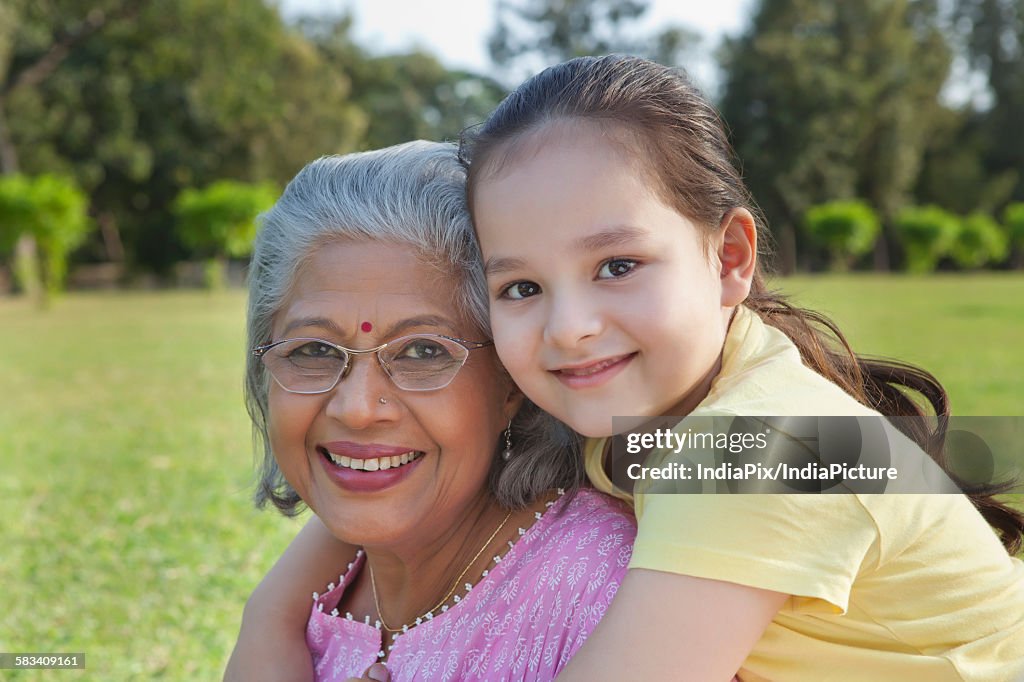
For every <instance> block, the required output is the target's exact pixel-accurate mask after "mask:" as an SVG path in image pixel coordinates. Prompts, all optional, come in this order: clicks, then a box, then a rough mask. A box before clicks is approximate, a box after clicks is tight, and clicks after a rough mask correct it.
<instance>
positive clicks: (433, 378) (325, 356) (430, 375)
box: [263, 335, 469, 393]
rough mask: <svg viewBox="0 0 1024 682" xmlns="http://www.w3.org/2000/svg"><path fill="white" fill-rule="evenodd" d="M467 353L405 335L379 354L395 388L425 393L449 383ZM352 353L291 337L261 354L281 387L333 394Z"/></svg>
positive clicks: (447, 344)
mask: <svg viewBox="0 0 1024 682" xmlns="http://www.w3.org/2000/svg"><path fill="white" fill-rule="evenodd" d="M468 355H469V351H468V350H467V349H466V348H465V347H463V346H461V345H460V344H458V343H456V342H454V341H451V340H449V339H446V338H444V337H440V336H433V335H429V336H426V335H424V336H405V337H402V338H399V339H395V340H394V341H391V342H389V343H388V345H387V346H386V347H384V348H383V349H381V350H380V351H378V352H377V357H378V358H379V360H380V363H381V365H382V368H383V369H384V371H385V373H387V374H388V376H390V377H391V380H392V381H393V382H394V383H395V385H396V386H398V387H399V388H402V389H405V390H408V391H428V390H433V389H438V388H443V387H444V386H447V385H448V384H449V383H451V381H452V379H454V378H455V375H456V374H457V373H458V371H459V369H460V368H461V367H462V365H463V364H464V363H465V361H466V357H467V356H468ZM353 359H354V354H352V353H348V352H346V351H345V350H344V349H342V348H339V347H337V346H334V345H333V344H330V343H327V342H326V341H322V340H319V339H291V340H289V341H286V342H284V343H281V344H279V345H277V346H274V347H273V348H271V349H270V350H268V351H267V352H266V353H265V354H264V355H263V362H264V364H265V365H266V367H267V369H268V370H269V371H270V373H271V374H272V375H273V377H274V379H275V380H276V381H277V383H279V384H280V385H281V386H282V388H284V389H285V390H287V391H292V392H294V393H324V392H326V391H329V390H331V389H332V388H333V387H334V385H335V384H337V383H338V380H339V379H340V378H341V376H342V373H343V372H344V371H345V368H346V366H347V365H348V363H350V362H352V361H353Z"/></svg>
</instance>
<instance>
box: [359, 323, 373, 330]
mask: <svg viewBox="0 0 1024 682" xmlns="http://www.w3.org/2000/svg"><path fill="white" fill-rule="evenodd" d="M359 328H360V329H362V330H363V331H364V332H372V331H373V325H372V324H370V323H369V322H363V323H362V324H361V325H359Z"/></svg>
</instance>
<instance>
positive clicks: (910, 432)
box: [745, 275, 1024, 554]
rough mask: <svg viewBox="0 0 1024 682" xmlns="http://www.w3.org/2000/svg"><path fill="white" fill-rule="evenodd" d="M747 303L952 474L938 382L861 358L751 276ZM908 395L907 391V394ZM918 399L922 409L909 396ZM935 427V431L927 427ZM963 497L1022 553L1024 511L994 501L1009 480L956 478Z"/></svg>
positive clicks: (819, 320)
mask: <svg viewBox="0 0 1024 682" xmlns="http://www.w3.org/2000/svg"><path fill="white" fill-rule="evenodd" d="M745 305H746V306H747V307H748V308H750V309H751V310H753V311H754V312H756V313H757V314H758V315H759V316H760V317H761V319H762V320H763V321H764V322H765V324H769V325H771V326H773V327H775V328H776V329H778V330H779V331H781V332H782V333H784V334H785V335H786V336H788V337H789V338H790V339H791V340H792V341H793V343H794V344H795V345H796V347H797V348H798V349H799V350H800V357H801V358H802V359H803V362H804V364H805V365H807V366H808V367H810V368H811V369H813V370H814V371H816V372H817V373H818V374H821V375H822V376H823V377H825V378H826V379H828V380H829V381H831V382H832V383H834V384H836V385H838V386H839V387H840V388H842V389H843V390H844V391H846V392H847V393H848V394H849V395H851V396H853V397H854V398H856V399H857V401H858V402H860V403H862V404H864V405H867V406H868V407H870V408H872V409H875V410H877V411H879V412H881V413H882V414H883V415H886V416H888V417H928V416H930V414H929V413H930V412H933V413H934V415H935V417H936V418H935V419H934V420H929V419H905V420H900V421H899V422H898V426H899V427H900V428H901V430H903V431H904V432H905V433H906V435H907V436H908V437H909V438H911V439H913V440H914V441H915V442H916V443H917V444H918V445H920V446H921V447H922V448H923V449H924V450H925V451H926V452H928V454H929V455H931V456H932V458H934V459H935V461H936V462H937V463H938V464H939V466H941V467H942V468H943V470H945V471H946V472H947V473H948V474H950V476H951V477H952V478H953V479H954V480H957V479H956V476H954V475H953V474H952V472H950V470H949V467H948V466H947V465H946V461H945V456H944V454H943V450H944V445H945V437H946V428H947V424H948V421H949V415H950V410H949V396H947V395H946V391H945V389H943V388H942V385H941V384H940V383H939V381H938V379H936V378H935V377H934V376H932V375H931V374H930V373H929V372H926V371H925V370H923V369H921V368H920V367H915V366H914V365H910V364H906V363H903V362H897V361H894V360H886V359H881V358H867V357H863V356H859V355H857V354H855V353H854V352H853V350H852V349H851V348H850V344H849V343H848V342H847V341H846V337H844V336H843V333H842V332H841V331H839V328H838V327H837V326H836V324H835V323H834V322H832V320H830V319H828V318H827V317H826V316H824V315H822V314H821V313H817V312H814V311H812V310H807V309H804V308H799V307H797V306H795V305H793V304H792V303H790V302H789V301H787V300H786V298H785V297H784V296H783V295H781V294H779V293H776V292H772V291H769V290H768V289H767V287H766V286H765V283H764V279H763V277H761V276H760V275H758V276H757V277H755V279H754V282H753V285H752V287H751V290H750V296H749V297H748V298H747V300H746V302H745ZM908 391H909V392H908ZM914 394H917V395H920V396H922V397H923V398H924V399H925V401H926V402H927V404H928V409H925V408H924V407H923V406H922V405H921V404H920V403H919V402H918V401H917V400H915V399H914V398H913V395H914ZM931 423H934V425H935V426H934V428H930V426H929V425H930V424H931ZM957 482H958V483H959V484H960V487H961V489H962V490H963V491H964V494H965V495H967V496H968V497H969V498H970V500H971V502H972V503H973V504H974V506H975V508H977V510H978V511H979V512H980V513H981V515H982V516H983V517H984V518H985V520H986V521H987V522H988V524H989V525H990V526H992V528H993V529H994V530H995V531H996V533H997V534H998V535H999V539H1000V540H1002V543H1003V546H1004V547H1006V551H1007V552H1009V553H1010V554H1016V553H1017V552H1019V551H1021V547H1022V536H1024V513H1022V512H1021V511H1019V510H1017V509H1014V508H1013V507H1010V506H1009V505H1007V504H1006V503H1004V502H1001V501H1000V500H999V499H997V497H996V496H997V495H1001V494H1004V493H1006V492H1009V491H1010V490H1012V489H1013V487H1014V483H1013V481H1006V482H1002V483H988V484H980V485H968V484H965V483H964V482H962V481H959V480H957Z"/></svg>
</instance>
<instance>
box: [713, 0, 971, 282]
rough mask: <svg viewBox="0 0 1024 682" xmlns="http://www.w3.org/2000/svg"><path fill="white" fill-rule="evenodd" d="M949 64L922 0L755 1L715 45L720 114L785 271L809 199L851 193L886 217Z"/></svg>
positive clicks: (907, 179) (916, 158)
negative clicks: (736, 31)
mask: <svg viewBox="0 0 1024 682" xmlns="http://www.w3.org/2000/svg"><path fill="white" fill-rule="evenodd" d="M950 59H951V57H950V50H949V48H948V47H947V45H946V42H945V37H944V34H943V33H942V31H941V27H940V23H939V16H938V10H937V8H936V7H935V5H934V3H933V2H931V1H929V0H891V1H890V0H865V1H864V2H849V3H835V2H830V1H827V0H761V2H759V3H757V4H756V5H755V10H754V14H753V20H752V22H751V24H750V27H749V28H748V29H747V31H746V32H744V33H743V34H742V35H740V36H739V37H737V38H735V39H730V40H727V41H726V42H725V44H724V45H723V48H722V51H721V61H722V64H723V66H724V69H725V72H726V78H725V91H724V92H725V94H724V97H723V100H722V102H721V109H722V112H723V115H724V117H725V120H726V121H728V123H729V125H730V127H731V129H732V132H733V141H734V144H735V147H736V149H737V152H738V154H739V156H740V158H741V159H743V165H744V171H745V174H746V176H747V178H748V182H749V185H750V187H751V190H752V191H753V193H754V196H755V197H756V198H757V200H758V202H759V203H760V205H761V207H762V208H763V210H764V212H765V213H766V214H767V216H768V219H769V224H770V225H772V228H773V231H774V232H775V235H776V239H777V242H778V244H779V247H780V251H781V254H780V255H781V265H782V269H783V270H784V271H791V270H792V269H794V268H795V266H796V258H797V244H796V232H795V226H796V225H797V224H799V222H800V219H801V218H802V216H803V215H804V213H805V212H806V211H807V209H808V208H809V207H810V206H812V205H814V204H818V203H824V202H827V201H834V200H837V199H848V198H852V197H857V196H859V197H863V198H865V199H867V200H868V202H869V203H870V204H872V206H874V207H875V209H876V210H877V211H878V212H879V215H880V218H881V220H882V224H883V227H884V226H885V225H887V224H890V223H891V222H892V220H893V218H894V217H895V215H896V214H897V213H898V211H899V209H900V207H901V206H902V205H904V204H905V203H906V202H907V201H908V199H909V198H910V190H911V189H912V188H913V186H914V184H915V181H916V179H917V174H918V172H919V170H920V165H921V160H922V157H923V151H924V145H925V142H926V140H927V136H928V134H929V132H930V130H931V129H932V127H933V126H934V125H936V121H937V120H938V118H939V116H940V115H941V113H942V111H943V110H942V107H941V105H940V104H939V102H938V93H939V90H940V89H941V87H942V84H943V83H944V81H945V79H946V74H947V72H948V70H949V65H950ZM877 243H878V245H879V246H878V248H879V249H880V250H881V249H883V248H884V247H885V245H886V244H887V242H886V240H879V241H878V242H877ZM877 256H878V260H879V261H880V264H883V265H884V263H885V261H887V260H888V259H887V253H886V252H884V251H880V252H879V253H878V254H877Z"/></svg>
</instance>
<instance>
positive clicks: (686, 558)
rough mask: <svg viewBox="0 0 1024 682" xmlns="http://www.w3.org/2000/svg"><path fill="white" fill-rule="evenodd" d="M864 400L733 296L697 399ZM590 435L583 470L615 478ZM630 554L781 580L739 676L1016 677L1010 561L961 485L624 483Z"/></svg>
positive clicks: (685, 567) (766, 410) (834, 404)
mask: <svg viewBox="0 0 1024 682" xmlns="http://www.w3.org/2000/svg"><path fill="white" fill-rule="evenodd" d="M729 414H733V415H762V416H764V415H772V416H774V415H778V416H785V415H798V416H811V415H815V416H817V415H821V416H825V415H853V416H858V415H877V413H876V412H874V411H872V410H870V409H868V408H867V407H864V406H863V405H861V404H860V403H858V402H857V401H856V400H854V399H853V398H852V397H850V396H849V395H847V394H846V393H844V392H843V391H842V390H841V389H840V388H839V387H838V386H836V385H835V384H832V383H831V382H829V381H828V380H826V379H825V378H824V377H822V376H820V375H819V374H817V373H816V372H814V371H813V370H811V369H809V368H807V367H805V366H804V365H803V363H802V362H801V360H800V355H799V352H798V351H797V349H796V347H795V346H794V345H793V343H792V342H791V341H790V340H789V339H788V338H787V337H786V336H785V335H784V334H783V333H781V332H780V331H778V330H777V329H774V328H773V327H770V326H768V325H765V324H764V323H763V322H762V321H761V320H760V318H759V317H758V316H757V315H756V314H754V313H753V312H751V311H750V310H748V309H746V308H744V307H740V308H739V309H738V310H737V313H736V316H735V317H734V319H733V322H732V325H731V326H730V329H729V334H728V336H727V338H726V343H725V348H724V351H723V356H722V369H721V372H720V373H719V375H718V377H717V378H716V379H715V381H714V383H713V384H712V386H711V390H710V392H709V393H708V396H707V398H705V399H704V401H703V402H701V404H700V405H699V406H698V407H697V409H696V410H694V412H693V413H692V415H694V416H700V415H729ZM604 444H605V441H604V439H592V440H590V441H588V443H587V447H586V453H585V459H586V469H587V474H588V476H589V477H590V480H591V482H592V483H593V484H594V486H595V487H596V488H598V489H599V490H602V491H605V492H609V493H612V494H615V495H617V496H618V497H620V498H624V499H631V496H629V495H626V494H624V493H621V492H620V491H617V490H616V489H615V488H614V487H613V486H612V483H611V481H610V480H609V478H608V475H607V474H606V473H605V470H604V466H603V461H602V460H603V452H604ZM634 505H635V509H636V516H637V520H638V522H639V531H638V534H637V538H636V546H635V548H634V550H633V559H632V562H631V563H630V567H631V568H647V569H653V570H658V571H666V572H670V573H679V574H684V575H692V576H697V577H701V578H710V579H715V580H725V581H729V582H734V583H738V584H742V585H749V586H753V587H757V588H762V589H768V590H774V591H778V592H784V593H787V594H790V595H792V596H791V597H790V599H789V600H788V601H787V602H786V604H785V605H784V606H783V608H782V609H781V610H780V611H779V613H778V614H776V616H775V618H774V619H773V620H772V622H771V623H770V624H769V626H768V628H767V629H766V630H765V633H764V636H763V637H762V638H761V640H760V641H759V642H758V643H757V645H756V646H755V647H754V649H753V650H752V651H751V653H750V655H749V657H748V658H747V660H746V661H745V662H744V664H743V667H742V668H741V670H740V671H739V673H738V675H739V677H740V679H741V680H744V681H751V680H776V681H785V682H790V681H792V682H801V681H803V680H807V681H812V680H813V681H814V682H819V681H821V680H858V681H860V680H929V681H933V680H934V681H939V680H993V681H995V680H1000V681H1003V680H1005V681H1012V682H1017V681H1021V680H1024V564H1022V563H1021V561H1019V560H1017V559H1012V558H1010V557H1009V556H1008V555H1007V553H1006V551H1005V550H1004V549H1003V547H1002V545H1001V543H1000V542H999V540H998V538H997V537H996V535H995V533H994V532H993V531H992V530H991V528H990V527H989V526H988V524H987V523H986V522H985V520H984V519H983V518H982V517H981V515H980V514H979V513H978V512H977V511H976V510H975V509H974V507H973V505H972V504H971V503H970V501H969V500H968V499H967V498H966V497H965V496H963V495H939V494H930V495H924V494H918V495H895V494H888V495H860V494H832V495H795V494H794V495H700V494H689V495H688V494H664V495H653V494H652V495H644V494H642V493H638V494H637V495H636V499H635V500H634Z"/></svg>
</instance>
